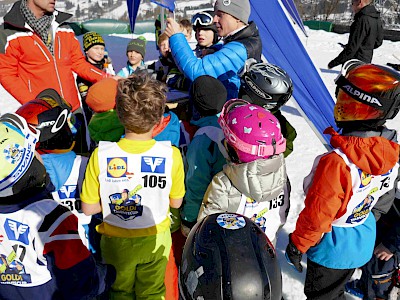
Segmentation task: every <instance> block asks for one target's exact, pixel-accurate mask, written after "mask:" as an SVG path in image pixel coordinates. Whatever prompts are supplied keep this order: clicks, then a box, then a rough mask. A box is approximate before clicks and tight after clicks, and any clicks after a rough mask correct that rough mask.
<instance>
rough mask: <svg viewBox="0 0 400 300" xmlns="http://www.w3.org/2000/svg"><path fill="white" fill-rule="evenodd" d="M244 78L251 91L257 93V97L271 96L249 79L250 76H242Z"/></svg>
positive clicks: (269, 97) (268, 98) (268, 97)
mask: <svg viewBox="0 0 400 300" xmlns="http://www.w3.org/2000/svg"><path fill="white" fill-rule="evenodd" d="M244 80H245V81H246V83H247V85H248V86H249V87H250V88H251V89H252V91H253V92H254V93H255V94H257V95H258V96H259V97H261V98H264V99H267V100H271V99H272V97H271V96H270V95H268V94H266V93H264V92H263V91H262V90H261V89H260V88H259V87H258V86H257V85H255V84H254V82H253V81H252V80H251V78H250V77H248V76H244Z"/></svg>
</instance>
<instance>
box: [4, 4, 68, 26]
mask: <svg viewBox="0 0 400 300" xmlns="http://www.w3.org/2000/svg"><path fill="white" fill-rule="evenodd" d="M20 6H21V1H17V2H15V3H14V4H13V6H12V7H11V9H10V11H9V12H8V13H7V14H6V15H5V16H4V24H5V27H6V24H8V25H11V26H14V27H18V28H25V18H24V16H23V15H22V13H21V10H20ZM53 15H54V16H55V21H56V22H57V23H59V24H61V23H63V22H66V21H67V20H68V19H70V18H71V17H72V15H71V14H67V13H65V12H61V11H58V10H55V11H54V13H53Z"/></svg>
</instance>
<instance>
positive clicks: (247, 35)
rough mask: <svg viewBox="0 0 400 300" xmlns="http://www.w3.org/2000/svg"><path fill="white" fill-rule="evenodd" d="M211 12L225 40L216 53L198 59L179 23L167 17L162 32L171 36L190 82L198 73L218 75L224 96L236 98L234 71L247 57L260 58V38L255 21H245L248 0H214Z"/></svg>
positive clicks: (248, 8)
mask: <svg viewBox="0 0 400 300" xmlns="http://www.w3.org/2000/svg"><path fill="white" fill-rule="evenodd" d="M214 12H215V16H214V23H215V25H216V27H217V30H218V35H219V36H220V37H223V43H224V45H223V46H222V47H221V49H220V50H219V51H217V52H215V53H212V54H209V55H206V56H204V57H203V58H201V59H198V58H197V57H196V56H195V55H194V53H193V51H192V49H191V48H190V46H189V44H188V42H187V41H186V39H185V37H184V35H183V34H182V33H181V29H180V28H179V24H178V23H177V22H176V21H174V20H173V19H171V18H169V19H167V21H168V24H167V28H166V30H165V33H166V34H167V35H168V36H169V37H170V48H171V52H172V55H173V57H174V59H175V62H176V64H177V65H178V67H179V69H181V70H182V72H183V73H184V75H185V76H186V77H187V78H189V79H190V80H191V81H193V80H195V79H196V78H197V77H199V76H201V75H210V76H212V77H215V78H218V79H219V80H221V81H222V83H223V84H224V86H225V87H226V89H227V92H228V98H227V99H231V98H236V97H237V96H238V92H239V86H240V80H239V77H238V75H237V73H238V71H239V70H240V68H242V67H243V66H244V63H245V61H246V59H248V58H251V57H252V58H255V59H256V60H258V61H260V60H261V49H262V45H261V40H260V37H259V33H258V29H257V26H256V25H255V23H254V22H250V23H248V20H249V16H250V2H249V0H244V1H243V0H224V1H222V0H217V1H216V2H215V5H214Z"/></svg>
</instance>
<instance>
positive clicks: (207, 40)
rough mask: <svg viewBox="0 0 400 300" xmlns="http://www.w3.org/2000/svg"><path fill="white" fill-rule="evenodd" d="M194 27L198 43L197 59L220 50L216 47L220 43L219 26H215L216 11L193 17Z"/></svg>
mask: <svg viewBox="0 0 400 300" xmlns="http://www.w3.org/2000/svg"><path fill="white" fill-rule="evenodd" d="M192 26H193V29H194V31H195V37H196V41H197V45H196V48H195V49H194V53H195V54H196V56H197V57H200V58H201V57H203V56H205V55H207V54H210V53H214V52H215V51H217V50H218V47H217V46H215V45H216V44H217V43H218V41H219V37H218V31H217V26H215V24H214V11H212V10H207V11H203V12H199V13H197V14H195V15H194V16H193V17H192Z"/></svg>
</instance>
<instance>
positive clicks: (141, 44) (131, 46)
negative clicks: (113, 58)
mask: <svg viewBox="0 0 400 300" xmlns="http://www.w3.org/2000/svg"><path fill="white" fill-rule="evenodd" d="M128 51H136V52H138V53H140V54H141V55H142V57H143V58H144V56H145V55H146V40H145V39H143V38H141V37H139V38H137V39H133V40H131V41H130V42H129V43H128V46H127V47H126V52H128Z"/></svg>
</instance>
